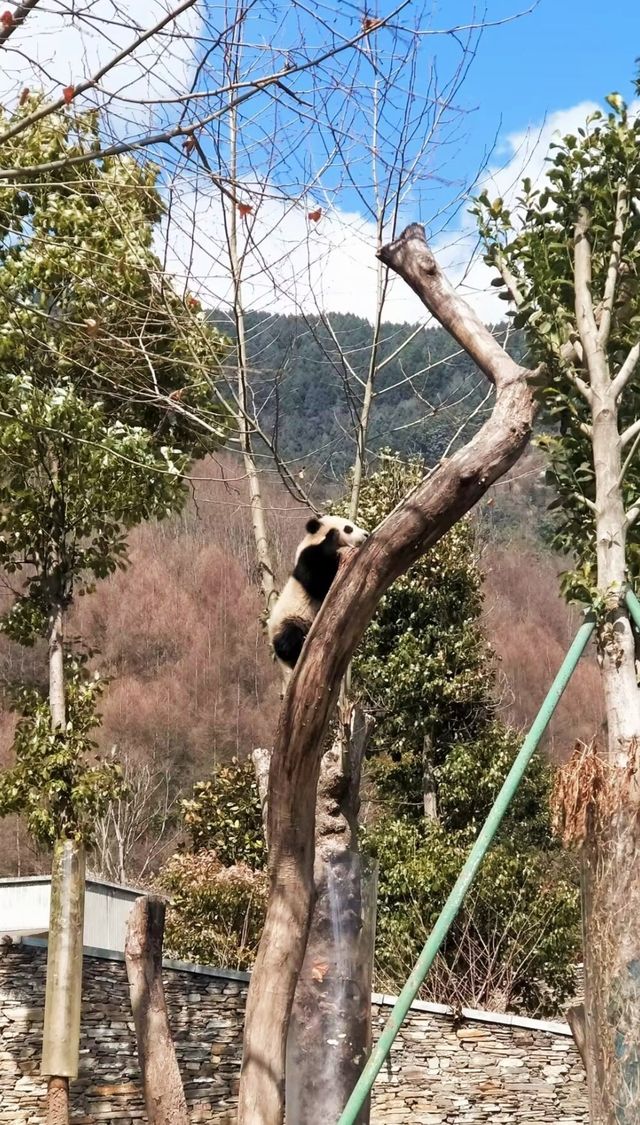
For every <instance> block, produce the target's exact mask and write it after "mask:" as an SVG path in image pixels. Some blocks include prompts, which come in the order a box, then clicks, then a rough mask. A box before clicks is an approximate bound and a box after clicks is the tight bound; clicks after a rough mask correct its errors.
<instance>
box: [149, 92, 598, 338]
mask: <svg viewBox="0 0 640 1125" xmlns="http://www.w3.org/2000/svg"><path fill="white" fill-rule="evenodd" d="M596 108H598V107H597V106H596V103H595V102H581V103H580V104H578V105H576V106H572V107H571V108H569V109H566V110H557V111H556V112H554V113H552V114H549V116H548V117H547V118H546V120H545V121H544V122H543V123H542V124H541V125H537V126H531V127H530V128H528V129H526V130H522V131H520V132H515V133H511V134H509V135H508V136H507V137H506V138H505V140H504V145H503V151H502V155H503V159H502V161H501V163H499V164H498V163H496V164H495V166H493V167H491V168H490V169H489V170H488V171H487V174H486V176H484V177H483V179H482V182H481V184H480V185H478V189H477V190H478V191H480V190H481V189H482V188H484V187H486V188H487V190H488V191H489V194H490V195H491V196H498V195H500V196H502V197H503V198H504V199H505V200H507V201H509V200H511V199H513V197H514V195H515V194H516V193H517V191H518V189H519V185H520V182H521V180H522V178H523V177H524V176H528V177H529V178H530V179H531V181H532V183H534V184H541V183H542V182H543V180H544V176H545V157H546V155H547V153H548V149H549V144H550V142H551V141H552V140H553V139H554V138H557V137H559V136H564V135H565V134H567V133H569V132H574V131H575V130H576V129H577V128H578V127H579V126H580V125H582V124H583V123H584V121H585V118H586V117H587V116H588V114H589V113H591V112H593V110H594V109H596ZM314 206H315V204H314V202H313V201H310V202H308V203H302V204H300V205H295V206H294V205H292V204H290V203H288V202H287V201H284V200H281V199H278V198H266V199H264V200H263V201H262V202H261V203H260V204H259V206H257V207H256V209H255V210H256V213H255V215H252V216H251V217H250V218H249V220H248V222H249V227H246V225H245V222H246V221H245V220H243V222H242V223H241V224H240V225H241V226H242V228H243V231H244V232H245V234H246V232H247V231H248V230H250V231H251V238H250V240H249V243H248V248H247V261H246V268H245V277H246V280H245V283H244V294H245V303H246V305H247V306H248V307H252V308H257V309H262V310H273V311H278V312H282V313H294V312H299V311H303V312H305V313H313V312H316V311H317V310H318V308H322V309H324V310H325V311H328V312H351V313H354V314H356V315H357V316H363V317H366V318H367V319H369V320H371V319H372V318H373V315H374V310H375V306H376V266H377V263H376V259H375V246H376V232H375V226H374V224H373V223H372V222H371V221H369V220H367V219H364V218H363V217H362V216H361V215H359V214H357V213H354V212H348V211H343V210H340V209H339V208H334V209H331V210H328V211H327V212H325V213H323V215H322V217H321V219H320V221H319V222H318V223H314V222H312V221H311V220H309V219H308V217H307V212H308V210H310V209H313V208H314ZM222 245H223V224H222V212H221V207H220V203H219V201H218V200H217V199H214V198H211V197H207V196H205V195H202V194H196V192H195V190H194V189H193V187H192V186H188V187H187V186H186V185H185V187H184V189H183V192H182V197H181V200H180V202H179V204H178V205H177V206H176V207H174V211H173V222H172V226H171V229H170V232H169V256H168V266H169V269H170V270H172V271H173V272H175V274H176V275H177V276H178V277H179V278H180V279H181V280H183V281H184V280H186V281H187V283H188V284H189V285H190V287H191V288H192V290H194V291H195V292H197V293H199V294H200V296H201V297H202V299H203V301H204V302H205V303H206V304H209V305H220V304H224V303H225V302H226V301H228V299H229V295H230V285H229V275H228V270H227V268H226V266H225V262H226V253H225V251H224V250H223V249H222ZM432 245H433V249H434V250H435V252H436V254H437V257H438V261H439V262H440V264H441V266H442V267H443V269H444V270H445V271H446V273H447V276H448V278H449V280H450V281H451V282H452V284H453V285H454V286H455V287H456V288H457V289H458V291H459V292H460V293H461V294H462V295H464V296H465V297H466V298H467V300H469V302H470V303H471V304H472V305H473V307H474V308H475V310H476V311H477V312H478V314H479V315H480V316H481V317H482V318H483V319H484V320H486V321H495V320H497V319H500V318H501V317H503V316H504V312H505V306H504V303H503V302H501V301H499V300H498V299H497V297H496V295H495V292H494V291H493V290H492V289H491V286H490V282H491V278H492V276H494V275H493V274H492V272H491V271H490V270H489V269H488V267H486V266H485V265H484V263H483V262H482V260H481V258H480V255H479V254H478V252H477V251H478V240H477V235H476V232H475V225H474V221H473V219H472V218H471V217H470V216H468V215H466V214H463V218H462V222H461V224H460V226H459V228H458V229H456V230H450V231H447V232H446V233H445V234H443V235H440V236H439V237H437V238H436V239H434V240H433V243H432ZM424 319H426V310H425V309H424V306H423V305H422V304H421V302H420V301H419V300H418V298H417V297H416V296H415V295H414V294H413V293H412V292H411V291H410V290H409V289H408V287H407V286H406V285H405V284H404V282H402V281H400V279H398V278H395V277H394V278H393V279H392V281H391V286H390V291H389V296H388V299H387V304H386V308H385V320H387V321H396V322H397V321H409V322H415V321H417V320H424Z"/></svg>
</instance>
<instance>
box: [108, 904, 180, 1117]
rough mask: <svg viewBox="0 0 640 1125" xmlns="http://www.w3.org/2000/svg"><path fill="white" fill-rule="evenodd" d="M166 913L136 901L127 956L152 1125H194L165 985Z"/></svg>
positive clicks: (164, 909) (131, 994) (155, 906)
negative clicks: (188, 1111) (171, 1027)
mask: <svg viewBox="0 0 640 1125" xmlns="http://www.w3.org/2000/svg"><path fill="white" fill-rule="evenodd" d="M165 911H166V904H165V902H164V899H162V898H159V897H158V896H156V895H143V896H142V897H141V898H137V899H136V901H135V902H134V904H133V906H132V907H131V912H130V914H129V922H128V925H127V939H126V943H125V949H124V956H125V961H126V965H127V977H128V979H129V993H130V996H131V1008H132V1011H133V1022H134V1024H135V1028H136V1041H137V1044H138V1060H139V1063H140V1073H141V1075H142V1082H143V1087H144V1103H145V1106H146V1109H147V1119H148V1121H149V1125H189V1117H188V1113H187V1103H186V1100H185V1096H184V1089H183V1086H182V1079H181V1077H180V1071H179V1069H178V1062H177V1059H176V1053H175V1049H174V1046H173V1040H172V1038H171V1031H170V1029H169V1019H168V1016H167V1006H166V1002H165V996H164V986H163V983H162V938H163V935H164V918H165Z"/></svg>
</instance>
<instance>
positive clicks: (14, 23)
mask: <svg viewBox="0 0 640 1125" xmlns="http://www.w3.org/2000/svg"><path fill="white" fill-rule="evenodd" d="M39 2H40V0H25V2H24V4H18V6H17V7H16V8H14V10H13V12H11V11H9V15H10V16H11V19H10V20H9V19H7V20H6V21H5V19H3V21H2V27H1V28H0V47H3V46H4V44H5V43H6V42H7V39H9V38H10V37H11V36H12V35H13V33H14V31H16V29H17V28H19V27H20V25H21V24H23V23H24V21H25V20H26V18H27V16H28V15H29V12H32V11H33V9H34V8H35V7H36V5H37V4H39Z"/></svg>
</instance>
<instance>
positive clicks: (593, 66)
mask: <svg viewBox="0 0 640 1125" xmlns="http://www.w3.org/2000/svg"><path fill="white" fill-rule="evenodd" d="M447 6H448V5H447V3H446V2H445V3H444V4H442V16H443V17H444V16H445V14H446V9H447ZM526 6H527V4H526V0H524V2H523V3H522V8H523V9H524V8H526ZM514 10H515V5H514V4H513V2H512V0H494V2H492V0H489V5H488V17H489V18H490V19H500V18H504V17H506V16H508V15H509V14H511V13H512V12H513V11H514ZM638 56H640V2H639V0H609V3H608V4H605V3H603V2H602V0H540V3H539V5H538V7H537V8H536V9H535V11H534V12H532V13H531V15H528V16H524V17H523V18H522V19H520V20H516V21H514V22H513V23H510V24H507V25H505V26H502V27H496V28H490V29H488V30H487V31H486V32H485V33H484V35H483V38H482V41H481V43H480V46H479V49H478V53H477V57H476V59H475V62H474V63H473V66H472V67H471V70H470V72H469V75H468V78H467V80H466V82H465V86H464V89H463V91H462V100H463V101H464V103H465V104H466V105H467V106H469V107H477V108H476V109H475V112H474V114H473V124H472V126H471V129H470V137H469V141H470V143H469V144H468V146H465V150H464V152H462V153H461V154H460V161H461V166H464V165H466V168H467V172H468V173H473V169H474V167H475V164H476V163H477V161H478V157H479V156H480V155H481V153H482V150H483V147H484V146H486V145H490V144H491V143H492V141H493V137H494V135H495V133H496V131H497V130H500V134H501V136H502V137H503V138H504V137H506V136H507V135H508V134H510V133H514V132H521V131H523V130H525V129H526V128H527V127H529V126H535V125H539V124H541V123H542V121H543V120H544V118H545V115H547V114H549V113H550V112H553V111H554V110H559V109H562V110H566V109H569V108H570V107H571V106H574V105H577V104H578V103H580V102H584V101H599V100H601V99H602V98H603V97H604V95H605V94H608V93H610V92H611V91H612V90H619V91H620V93H622V94H623V95H624V96H625V97H627V99H629V100H630V99H631V97H632V95H633V76H634V75H635V73H636V65H635V59H636V58H637V57H638ZM496 155H497V156H499V155H500V153H499V151H498V152H497V153H496Z"/></svg>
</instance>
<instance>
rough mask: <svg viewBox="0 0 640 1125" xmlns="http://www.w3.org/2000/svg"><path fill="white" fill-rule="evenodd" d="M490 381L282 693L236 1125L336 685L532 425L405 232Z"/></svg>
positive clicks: (275, 1121)
mask: <svg viewBox="0 0 640 1125" xmlns="http://www.w3.org/2000/svg"><path fill="white" fill-rule="evenodd" d="M380 256H381V258H382V260H383V261H384V262H385V263H386V264H387V265H389V266H390V267H391V268H392V269H393V270H395V272H396V273H398V274H400V276H402V277H403V278H404V280H405V281H406V282H407V283H408V284H409V285H410V286H411V288H412V289H414V290H415V292H416V293H417V294H418V296H419V297H420V298H421V299H422V301H423V302H424V304H425V305H426V306H427V308H428V309H429V310H430V312H432V313H433V314H434V316H435V317H436V318H437V319H438V320H439V321H440V323H441V324H442V325H443V326H444V327H445V328H446V329H448V331H449V332H450V333H451V335H452V336H453V337H454V339H455V340H457V342H458V343H459V344H460V345H461V346H462V347H463V348H464V349H465V350H466V351H467V352H468V354H469V355H470V356H471V358H472V359H473V360H474V361H475V362H476V364H477V365H478V367H479V368H480V369H481V370H482V371H483V372H484V374H485V375H486V376H487V378H488V379H489V380H490V381H491V382H492V383H494V384H495V387H496V398H495V406H494V409H493V412H492V414H491V417H490V418H489V419H488V421H487V422H486V423H485V424H484V426H483V427H482V429H481V430H480V431H479V433H478V434H477V435H476V436H475V437H474V438H473V440H472V441H470V442H469V444H468V445H466V446H465V447H464V448H463V449H462V450H460V451H459V452H458V453H456V454H455V455H454V456H453V457H451V458H449V459H447V460H446V461H444V462H443V463H442V464H441V465H440V466H439V467H438V469H437V470H436V471H435V472H434V473H433V474H431V475H430V476H429V477H428V479H425V481H423V483H422V484H421V485H419V487H418V488H416V489H415V490H414V491H413V492H412V493H411V494H410V495H409V496H408V497H407V498H406V499H405V500H404V501H403V503H402V504H401V505H399V507H398V508H397V509H396V510H395V511H394V512H392V513H391V515H390V516H388V517H387V519H386V520H385V521H384V523H382V524H381V526H380V527H379V528H378V530H377V531H376V533H375V534H374V535H372V536H371V537H370V538H369V539H368V540H367V542H366V543H365V545H364V546H363V547H362V548H361V549H360V550H359V551H358V552H355V553H354V556H353V557H352V558H351V559H349V561H348V562H347V565H346V566H345V569H344V573H343V575H342V577H341V579H340V581H339V582H338V583H336V585H335V587H334V589H333V590H332V591H331V593H330V595H329V597H328V598H327V600H326V602H325V603H324V605H323V607H322V610H321V612H320V614H319V615H318V617H317V618H316V620H315V622H314V625H313V628H312V630H311V633H310V636H309V641H308V643H307V644H306V645H305V648H304V651H303V654H302V657H301V659H300V660H299V662H298V664H297V666H296V669H295V673H294V675H293V677H292V680H291V683H290V686H289V690H288V692H287V694H286V696H285V699H284V702H283V707H282V713H281V716H280V722H279V726H278V732H277V736H276V742H275V746H274V752H273V762H272V766H271V771H270V780H269V809H268V817H269V875H270V894H269V904H268V908H267V916H266V920H265V927H264V932H263V935H262V940H261V943H260V948H259V951H258V957H257V960H256V964H255V967H254V971H253V974H252V980H251V986H250V989H249V997H248V1002H247V1011H246V1021H245V1035H244V1055H243V1062H242V1074H241V1083H240V1104H239V1118H238V1120H239V1122H240V1125H281V1122H282V1120H283V1108H284V1074H285V1048H286V1039H287V1030H288V1023H289V1016H290V1012H291V1006H292V1003H293V997H294V993H295V988H296V983H297V980H298V975H299V972H300V969H301V966H302V961H303V958H304V953H305V946H306V940H307V933H308V928H309V920H310V917H311V910H312V906H313V895H314V880H313V863H314V831H315V824H314V819H315V802H316V788H317V783H318V772H319V767H320V758H321V754H322V748H323V739H324V736H325V734H326V732H327V727H328V724H329V719H330V717H331V714H332V712H333V709H334V707H335V703H336V700H337V695H338V689H339V684H340V679H341V677H342V676H343V675H344V673H345V670H346V668H347V665H348V662H349V660H350V658H351V656H352V654H353V652H354V649H355V647H356V645H357V644H358V642H359V640H360V638H361V637H362V634H363V633H364V630H365V628H366V626H367V625H368V623H369V621H370V620H371V618H372V617H373V614H374V612H375V609H376V606H377V605H378V602H379V600H380V598H381V597H382V595H383V594H384V592H385V590H386V589H387V588H388V587H389V586H390V585H391V583H392V582H393V581H394V579H395V578H397V577H398V576H399V575H400V574H403V573H404V572H405V571H406V570H407V569H408V568H409V567H410V566H411V564H412V563H414V562H415V561H416V559H418V558H420V556H421V555H423V554H424V553H425V552H426V551H427V550H428V549H429V547H431V546H432V545H433V544H434V543H436V542H437V541H438V540H439V539H440V538H441V537H442V536H443V535H444V534H445V532H447V531H448V530H449V529H450V528H451V527H452V526H453V525H454V524H455V523H456V522H457V520H459V519H460V518H461V517H462V516H463V515H465V513H466V512H468V511H469V510H470V508H472V507H473V505H474V504H475V503H476V502H477V501H478V500H479V499H480V497H481V496H483V495H484V493H485V492H486V491H487V489H488V488H489V486H490V485H491V484H492V483H493V482H494V481H495V480H497V479H498V478H499V477H501V476H502V475H503V473H505V472H506V471H507V470H508V469H509V468H511V466H512V465H513V464H514V463H515V462H516V461H517V459H518V457H519V456H520V455H521V453H522V452H523V450H524V449H525V447H526V444H527V442H528V440H529V436H530V433H531V425H532V421H533V412H534V408H533V402H532V396H531V392H530V389H529V386H528V383H527V376H528V374H529V372H528V371H527V369H526V368H523V367H520V366H519V365H518V364H516V363H515V362H514V361H513V360H512V359H511V358H510V357H509V356H508V355H507V354H506V353H505V352H504V351H503V349H502V348H501V347H500V346H499V344H498V343H497V342H496V341H495V340H494V339H493V337H492V336H491V333H490V332H489V331H488V329H487V328H486V327H485V325H483V324H482V322H481V321H480V320H479V319H478V317H477V316H476V315H475V313H474V312H473V311H472V309H471V308H470V307H469V306H468V305H467V304H466V302H465V301H464V300H462V299H461V298H460V297H458V296H457V295H456V294H455V292H454V290H453V289H452V288H451V286H450V285H449V284H448V282H447V281H446V279H445V278H444V275H443V274H442V273H441V271H440V269H439V267H438V265H437V263H436V261H435V259H434V257H433V255H432V253H431V251H430V250H429V248H428V246H427V243H426V241H425V236H424V231H423V229H422V227H420V226H418V225H416V224H414V225H412V226H410V227H408V228H407V229H406V230H405V231H404V232H403V233H402V234H401V235H400V237H399V238H398V239H397V240H396V241H395V242H393V243H390V244H389V245H388V246H385V247H383V249H382V250H381V251H380Z"/></svg>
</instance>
